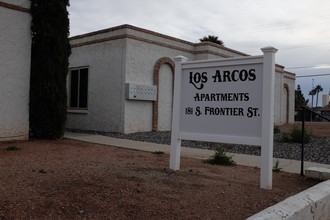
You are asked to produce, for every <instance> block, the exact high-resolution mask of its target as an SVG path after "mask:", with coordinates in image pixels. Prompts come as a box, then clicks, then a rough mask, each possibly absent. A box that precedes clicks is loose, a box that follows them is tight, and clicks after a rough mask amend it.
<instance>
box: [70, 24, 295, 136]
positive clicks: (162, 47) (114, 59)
mask: <svg viewBox="0 0 330 220" xmlns="http://www.w3.org/2000/svg"><path fill="white" fill-rule="evenodd" d="M71 44H72V45H74V48H73V53H72V55H71V57H70V67H77V66H90V76H89V77H90V81H89V83H90V87H89V94H90V95H89V100H93V101H89V109H88V112H86V113H85V114H73V113H72V112H71V113H70V114H69V115H68V128H77V129H84V130H101V131H118V132H125V133H131V132H139V131H151V130H152V129H153V127H154V125H155V117H156V118H157V119H158V121H157V123H156V128H157V129H158V130H169V129H170V120H169V118H170V117H171V112H170V106H171V105H172V95H171V92H172V86H173V85H172V83H171V81H172V80H173V71H172V69H171V67H170V66H169V65H168V64H166V63H165V64H164V65H162V66H160V69H159V70H158V71H159V73H160V74H159V87H158V90H159V97H158V101H157V102H158V108H157V111H156V110H155V107H154V105H153V104H154V103H153V102H152V101H137V100H126V99H125V94H124V93H125V83H133V84H138V85H153V84H154V78H155V75H154V74H155V64H156V62H157V61H158V60H160V59H163V58H166V59H170V58H173V57H175V56H178V55H182V56H185V57H187V58H188V59H189V60H200V59H215V58H229V57H237V56H247V55H246V54H244V53H241V52H239V51H235V50H232V49H230V48H226V47H222V46H218V45H215V44H209V43H199V44H194V43H191V42H187V41H183V40H180V39H176V38H173V37H170V36H165V35H162V34H159V33H155V32H152V31H149V30H145V29H141V28H138V27H134V26H130V25H123V26H118V27H114V28H110V29H107V30H101V31H98V32H93V33H88V34H85V35H81V36H77V37H73V38H72V39H71ZM276 69H277V72H276V73H275V74H276V85H275V116H274V117H275V118H274V119H275V123H276V124H281V123H285V122H286V115H285V113H286V105H285V104H286V101H285V98H283V96H285V92H286V90H285V88H284V83H286V84H287V85H288V87H289V88H290V90H289V91H290V94H289V97H290V100H289V105H290V106H289V110H290V113H289V114H290V115H289V117H288V118H289V121H290V122H293V112H294V109H293V108H291V106H293V105H294V101H293V99H294V75H292V74H288V73H285V72H284V71H283V67H282V66H279V65H278V66H277V68H276ZM288 76H289V77H288ZM109 77H110V78H109ZM290 77H291V79H290ZM110 79H111V80H110ZM105 97H106V98H105ZM285 97H286V96H285ZM95 106H96V107H95ZM94 108H95V109H94Z"/></svg>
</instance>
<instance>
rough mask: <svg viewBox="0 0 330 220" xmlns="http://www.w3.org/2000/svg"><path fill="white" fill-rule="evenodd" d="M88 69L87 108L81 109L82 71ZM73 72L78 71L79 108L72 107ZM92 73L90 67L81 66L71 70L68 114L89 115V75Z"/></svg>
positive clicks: (69, 75)
mask: <svg viewBox="0 0 330 220" xmlns="http://www.w3.org/2000/svg"><path fill="white" fill-rule="evenodd" d="M85 69H87V84H86V90H87V91H86V107H80V106H79V105H80V103H79V102H80V93H81V91H80V86H81V81H80V74H81V73H80V71H81V70H85ZM73 71H78V83H77V97H76V99H77V107H72V106H71V99H72V94H71V88H72V72H73ZM89 73H90V68H89V66H80V67H73V68H69V74H68V87H67V88H68V89H67V91H68V103H67V105H68V112H72V113H88V104H89V94H88V90H89V75H90V74H89Z"/></svg>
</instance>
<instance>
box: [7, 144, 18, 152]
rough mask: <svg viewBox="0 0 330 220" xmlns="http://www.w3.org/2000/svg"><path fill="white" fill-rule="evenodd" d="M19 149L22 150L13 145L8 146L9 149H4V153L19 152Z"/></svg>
mask: <svg viewBox="0 0 330 220" xmlns="http://www.w3.org/2000/svg"><path fill="white" fill-rule="evenodd" d="M20 149H22V148H20V147H17V146H15V145H12V146H9V147H6V148H5V150H6V151H18V150H20Z"/></svg>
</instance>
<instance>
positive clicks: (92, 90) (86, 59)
mask: <svg viewBox="0 0 330 220" xmlns="http://www.w3.org/2000/svg"><path fill="white" fill-rule="evenodd" d="M125 41H126V40H125V39H121V40H114V41H108V42H105V43H102V44H91V45H86V46H81V47H73V48H72V55H71V56H70V59H69V63H70V68H79V67H88V69H89V73H88V110H86V111H85V110H83V111H76V110H69V113H68V120H67V125H66V127H67V128H69V129H82V130H93V131H117V132H123V129H124V127H123V113H124V106H123V102H124V99H125V97H124V88H123V86H122V85H123V83H124V77H125V75H124V74H123V70H124V66H125V63H124V60H123V59H122V57H123V56H124V54H125ZM68 83H69V80H68Z"/></svg>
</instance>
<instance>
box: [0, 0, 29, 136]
mask: <svg viewBox="0 0 330 220" xmlns="http://www.w3.org/2000/svg"><path fill="white" fill-rule="evenodd" d="M29 8H30V1H29V0H2V1H0V33H1V34H0V51H1V53H0V66H1V80H0V108H1V110H0V141H4V140H14V139H28V136H29V89H30V61H31V58H30V57H31V34H30V33H31V32H30V26H31V16H30V13H29Z"/></svg>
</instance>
